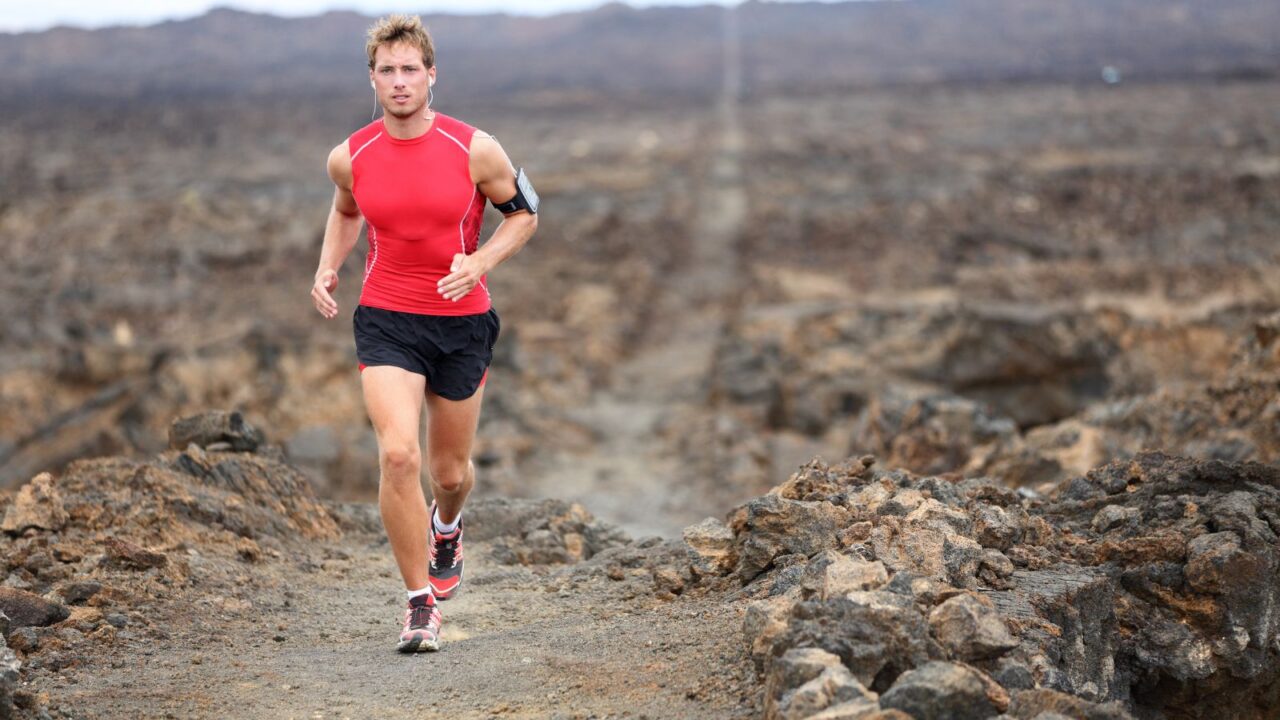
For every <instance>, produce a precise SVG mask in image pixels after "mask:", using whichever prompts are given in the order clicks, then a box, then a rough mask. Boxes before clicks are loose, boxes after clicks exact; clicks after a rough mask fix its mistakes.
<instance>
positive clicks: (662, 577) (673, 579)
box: [653, 567, 684, 595]
mask: <svg viewBox="0 0 1280 720" xmlns="http://www.w3.org/2000/svg"><path fill="white" fill-rule="evenodd" d="M653 585H654V587H655V588H656V589H657V590H658V591H659V592H668V593H671V594H672V595H679V594H680V593H682V592H684V579H682V578H681V577H680V573H678V572H676V571H675V569H673V568H670V567H657V568H654V569H653Z"/></svg>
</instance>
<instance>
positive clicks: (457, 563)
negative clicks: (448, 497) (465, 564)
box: [427, 501, 462, 600]
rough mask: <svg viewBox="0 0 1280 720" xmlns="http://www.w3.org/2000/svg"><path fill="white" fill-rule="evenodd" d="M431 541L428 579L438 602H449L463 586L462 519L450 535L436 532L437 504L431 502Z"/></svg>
mask: <svg viewBox="0 0 1280 720" xmlns="http://www.w3.org/2000/svg"><path fill="white" fill-rule="evenodd" d="M429 517H430V518H431V541H430V542H428V543H427V555H428V556H429V557H430V559H431V564H430V566H429V567H428V569H427V578H428V580H430V582H431V590H432V592H434V593H435V596H436V599H437V600H448V599H449V598H451V597H453V595H454V593H456V592H458V586H459V585H461V584H462V519H461V518H459V519H458V527H457V529H455V530H454V531H453V532H451V533H449V534H448V535H446V534H444V533H442V532H439V531H437V530H436V504H435V501H432V502H431V510H430V515H429Z"/></svg>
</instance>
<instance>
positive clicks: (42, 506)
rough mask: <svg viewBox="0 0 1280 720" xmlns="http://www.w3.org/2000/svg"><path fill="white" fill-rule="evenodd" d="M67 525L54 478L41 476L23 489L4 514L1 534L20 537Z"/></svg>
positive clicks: (33, 479) (0, 523)
mask: <svg viewBox="0 0 1280 720" xmlns="http://www.w3.org/2000/svg"><path fill="white" fill-rule="evenodd" d="M66 524H67V511H66V510H65V509H64V508H63V507H62V496H61V494H59V492H58V488H57V486H56V485H55V484H54V481H53V476H52V475H50V474H49V473H40V474H39V475H37V476H35V477H34V478H32V479H31V482H29V483H27V484H26V485H23V486H22V489H21V490H19V491H18V496H17V497H16V498H15V499H14V501H13V504H12V505H10V506H9V509H8V510H6V511H5V513H4V520H3V522H0V530H4V531H5V532H8V533H20V532H23V531H24V530H27V529H37V530H59V529H61V528H62V526H63V525H66Z"/></svg>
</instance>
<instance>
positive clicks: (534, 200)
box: [493, 168, 538, 215]
mask: <svg viewBox="0 0 1280 720" xmlns="http://www.w3.org/2000/svg"><path fill="white" fill-rule="evenodd" d="M493 207H494V208H496V209H497V211H498V212H500V213H502V214H503V215H506V214H507V213H513V212H516V211H517V210H528V211H529V212H530V213H531V214H533V215H537V214H538V193H537V192H536V191H535V190H534V189H533V183H532V182H529V176H528V175H525V174H524V168H520V169H519V170H518V171H516V196H515V197H513V198H511V199H510V200H508V201H506V202H504V203H494V204H493Z"/></svg>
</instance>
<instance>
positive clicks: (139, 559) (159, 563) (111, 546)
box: [102, 537, 169, 570]
mask: <svg viewBox="0 0 1280 720" xmlns="http://www.w3.org/2000/svg"><path fill="white" fill-rule="evenodd" d="M102 544H103V545H105V546H106V549H107V555H106V557H105V558H104V562H106V563H108V564H110V565H113V566H115V567H119V568H125V569H129V570H147V569H149V568H158V567H164V566H165V565H167V564H168V563H169V558H168V557H167V556H165V554H164V553H158V552H155V551H153V550H148V549H146V548H144V547H142V546H141V545H136V544H134V543H131V542H129V541H127V540H121V539H120V538H115V537H109V538H107V539H106V540H103V541H102Z"/></svg>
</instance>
